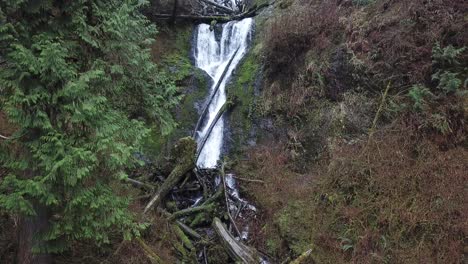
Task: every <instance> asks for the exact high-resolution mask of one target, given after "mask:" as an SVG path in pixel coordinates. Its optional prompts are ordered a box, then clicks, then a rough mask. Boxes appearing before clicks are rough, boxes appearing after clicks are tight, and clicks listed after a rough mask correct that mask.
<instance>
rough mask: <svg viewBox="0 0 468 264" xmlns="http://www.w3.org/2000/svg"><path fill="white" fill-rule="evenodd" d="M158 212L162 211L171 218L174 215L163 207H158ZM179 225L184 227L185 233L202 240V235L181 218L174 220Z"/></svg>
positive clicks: (181, 227)
mask: <svg viewBox="0 0 468 264" xmlns="http://www.w3.org/2000/svg"><path fill="white" fill-rule="evenodd" d="M158 212H160V213H161V214H163V215H164V216H166V217H167V218H171V217H172V214H171V213H169V212H167V211H166V210H163V209H158ZM174 222H175V223H176V224H177V225H178V226H179V227H180V229H182V231H184V233H185V234H187V235H188V236H190V237H192V238H194V239H198V240H201V239H202V237H201V236H200V235H199V234H198V233H197V232H196V231H195V230H193V229H192V228H190V227H188V226H187V225H186V224H184V223H182V222H180V221H179V220H175V221H174Z"/></svg>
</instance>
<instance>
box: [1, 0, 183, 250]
mask: <svg viewBox="0 0 468 264" xmlns="http://www.w3.org/2000/svg"><path fill="white" fill-rule="evenodd" d="M144 4H145V3H144V1H139V0H64V1H53V0H14V1H1V2H0V22H1V23H0V48H1V50H0V67H1V71H0V92H1V98H2V99H1V101H0V103H1V105H0V111H3V112H5V113H6V114H7V116H8V118H9V120H10V121H11V122H12V123H14V124H15V125H16V126H17V128H18V130H17V132H16V133H15V134H14V135H13V136H12V137H11V138H12V139H11V140H8V141H3V142H2V143H1V147H2V148H1V152H0V160H1V162H2V165H1V166H3V167H5V168H7V169H8V171H9V172H10V173H9V175H8V176H7V177H5V178H4V179H0V208H3V209H4V210H7V211H8V212H10V213H15V214H18V215H20V216H22V217H24V218H26V219H27V218H28V217H31V218H29V219H36V220H35V221H40V220H39V219H37V217H38V216H39V215H41V216H43V217H45V221H46V225H45V226H46V228H39V231H41V232H40V233H39V234H37V238H38V239H36V240H35V241H36V242H35V243H33V244H34V247H33V250H36V251H38V252H49V253H50V252H59V251H62V250H64V249H65V248H66V247H67V246H69V245H70V242H72V241H74V240H92V241H95V242H97V243H106V242H108V241H109V236H108V231H109V230H110V229H111V228H113V229H117V230H120V231H121V232H122V233H123V234H124V235H125V237H127V238H129V237H130V236H132V235H135V234H138V231H139V230H140V228H141V225H138V224H136V222H135V221H134V219H133V216H132V214H131V213H130V212H129V211H128V209H127V207H128V202H129V201H128V198H126V197H120V196H119V195H118V194H117V193H116V191H115V188H114V187H113V186H116V185H117V184H119V182H120V180H122V179H124V178H125V177H127V175H126V173H125V169H126V168H128V167H129V166H131V165H132V164H136V160H135V158H134V153H135V152H136V151H138V147H139V146H138V143H139V142H140V140H141V139H142V138H143V137H144V136H145V135H146V134H147V133H148V128H147V125H146V122H144V121H152V122H153V123H155V124H158V125H159V126H160V128H161V130H162V131H163V133H164V132H168V131H170V130H171V129H172V127H173V126H174V124H175V122H174V120H173V119H172V118H171V115H170V111H169V109H170V108H171V107H172V106H173V105H174V104H175V103H177V97H176V96H175V94H176V89H175V86H174V85H173V84H172V83H171V82H170V81H169V79H168V78H166V77H165V76H164V75H162V74H161V73H160V72H158V69H157V66H156V65H155V64H154V63H153V62H151V55H150V52H149V44H151V43H152V42H153V41H154V40H153V37H154V35H155V34H156V28H155V27H154V25H152V24H150V23H149V22H148V20H147V19H146V18H145V17H144V16H143V15H141V13H140V12H139V9H141V8H142V6H143V5H144ZM34 216H35V217H36V218H34Z"/></svg>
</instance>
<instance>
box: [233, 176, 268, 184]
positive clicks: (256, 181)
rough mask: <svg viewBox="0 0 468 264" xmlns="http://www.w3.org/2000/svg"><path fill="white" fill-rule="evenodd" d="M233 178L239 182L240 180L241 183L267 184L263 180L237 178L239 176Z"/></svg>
mask: <svg viewBox="0 0 468 264" xmlns="http://www.w3.org/2000/svg"><path fill="white" fill-rule="evenodd" d="M232 177H233V178H235V179H238V180H240V181H246V182H255V183H261V184H265V182H264V181H262V180H254V179H246V178H241V177H237V176H232Z"/></svg>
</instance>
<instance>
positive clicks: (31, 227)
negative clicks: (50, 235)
mask: <svg viewBox="0 0 468 264" xmlns="http://www.w3.org/2000/svg"><path fill="white" fill-rule="evenodd" d="M33 205H34V210H35V211H36V215H35V216H24V217H21V219H20V221H19V227H18V253H17V256H16V257H17V261H18V263H19V264H49V263H52V257H51V255H50V254H46V253H39V254H35V253H33V250H32V248H33V247H34V246H37V247H39V248H41V247H42V246H43V243H44V242H41V241H39V240H38V239H37V238H36V235H37V234H38V233H41V232H44V231H46V230H47V228H48V226H49V213H48V210H47V208H46V207H45V206H42V205H39V204H38V203H34V204H33Z"/></svg>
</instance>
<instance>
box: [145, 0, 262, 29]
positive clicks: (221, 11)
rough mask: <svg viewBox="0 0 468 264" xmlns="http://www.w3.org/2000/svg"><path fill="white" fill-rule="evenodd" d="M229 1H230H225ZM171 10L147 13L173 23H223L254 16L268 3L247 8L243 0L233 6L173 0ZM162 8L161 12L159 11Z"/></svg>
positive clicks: (212, 0)
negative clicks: (181, 21)
mask: <svg viewBox="0 0 468 264" xmlns="http://www.w3.org/2000/svg"><path fill="white" fill-rule="evenodd" d="M225 2H229V3H230V1H225ZM172 4H173V6H172V10H170V11H169V10H165V11H164V9H160V8H157V9H156V10H158V11H151V12H150V13H149V14H148V15H149V17H150V18H152V19H154V20H168V21H170V22H172V23H174V22H175V21H176V20H188V21H194V22H202V23H208V24H210V23H211V22H212V21H216V22H217V23H225V22H229V21H233V20H242V19H244V18H249V17H254V16H256V15H257V14H258V12H259V11H260V10H262V9H263V8H265V7H268V6H269V5H271V4H269V3H264V4H261V5H259V6H257V5H253V6H251V7H250V8H247V5H246V4H244V2H243V1H241V0H237V1H236V4H235V6H231V5H229V4H224V3H223V4H220V3H218V2H216V1H215V0H194V1H188V0H185V1H184V0H173V2H172ZM161 10H163V12H160V11H161Z"/></svg>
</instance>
